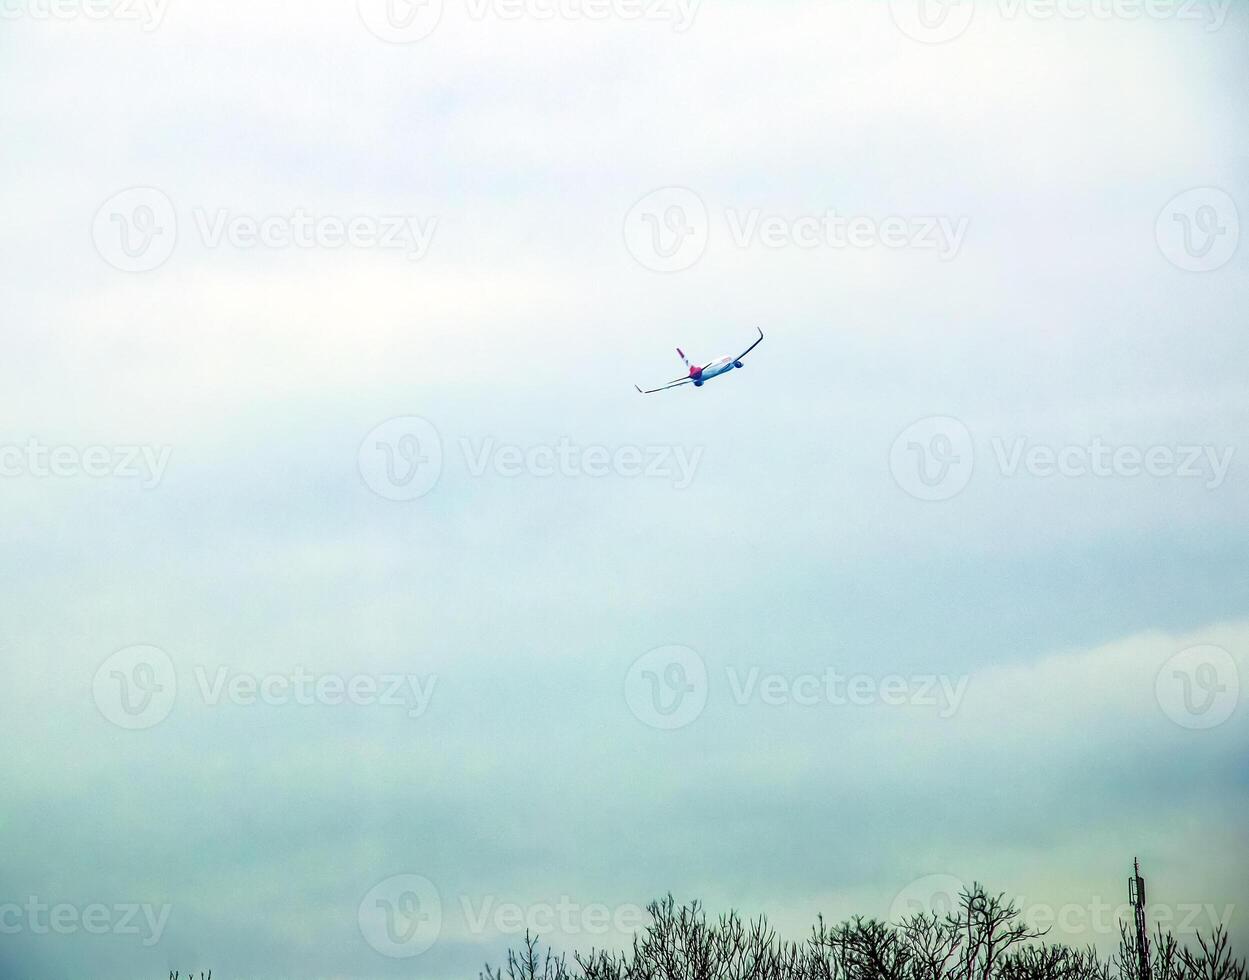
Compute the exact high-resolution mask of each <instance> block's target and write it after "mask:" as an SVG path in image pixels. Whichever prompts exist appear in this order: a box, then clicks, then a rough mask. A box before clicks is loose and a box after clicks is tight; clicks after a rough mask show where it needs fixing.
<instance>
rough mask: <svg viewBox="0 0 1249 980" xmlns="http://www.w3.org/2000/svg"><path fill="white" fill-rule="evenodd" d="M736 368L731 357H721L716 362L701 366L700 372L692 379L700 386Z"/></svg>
mask: <svg viewBox="0 0 1249 980" xmlns="http://www.w3.org/2000/svg"><path fill="white" fill-rule="evenodd" d="M736 366H737V365H736V364H735V363H734V362H733V358H731V357H722V358H720V359H719V360H718V361H712V362H711V363H710V364H705V365H703V369H702V372H701V373H700V374H698V376H697V377H696V378H695V379H694V380H695V383H696V384H701V383H702V382H704V381H710V380H711V379H712V378H718V377H720V375H722V374H728V373H729V372H730V371H732V370H733V368H735V367H736Z"/></svg>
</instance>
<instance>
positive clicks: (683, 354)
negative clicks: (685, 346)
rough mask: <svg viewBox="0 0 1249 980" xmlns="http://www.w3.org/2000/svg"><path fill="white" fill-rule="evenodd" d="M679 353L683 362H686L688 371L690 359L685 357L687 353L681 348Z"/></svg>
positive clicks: (678, 350)
mask: <svg viewBox="0 0 1249 980" xmlns="http://www.w3.org/2000/svg"><path fill="white" fill-rule="evenodd" d="M677 353H678V354H680V355H681V360H682V361H684V362H685V367H686V368H687V369H688V368H689V366H690V359H689V358H688V357H686V356H685V351H683V350H681V348H680V347H678V348H677Z"/></svg>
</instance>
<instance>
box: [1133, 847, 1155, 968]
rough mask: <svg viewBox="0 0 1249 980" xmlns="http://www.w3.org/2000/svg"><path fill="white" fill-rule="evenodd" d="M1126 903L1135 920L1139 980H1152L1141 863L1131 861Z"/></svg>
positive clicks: (1134, 859) (1134, 860) (1135, 860)
mask: <svg viewBox="0 0 1249 980" xmlns="http://www.w3.org/2000/svg"><path fill="white" fill-rule="evenodd" d="M1128 902H1130V903H1131V905H1132V913H1133V915H1134V916H1135V918H1136V958H1137V964H1138V970H1139V972H1138V974H1137V976H1138V977H1139V980H1152V975H1151V973H1150V969H1149V933H1148V932H1147V931H1146V927H1145V879H1144V878H1142V877H1141V862H1140V861H1139V860H1137V859H1136V858H1133V859H1132V877H1131V878H1129V879H1128Z"/></svg>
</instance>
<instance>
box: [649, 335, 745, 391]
mask: <svg viewBox="0 0 1249 980" xmlns="http://www.w3.org/2000/svg"><path fill="white" fill-rule="evenodd" d="M755 329H756V330H759V328H758V327H755ZM761 343H763V331H762V330H759V339H758V340H756V341H755V342H754V343H753V344H751V345H750V346H749V347H747V348H746V349H745V350H744V351H742V352H741V353H740V354H738V355H737V356H736V357H722V358H720V359H719V360H718V361H712V362H711V363H710V364H704V365H702V366H701V367H700V366H699V365H697V364H691V363H690V359H689V358H688V357H686V356H685V351H683V350H681V348H680V347H678V348H677V353H678V354H680V355H681V360H682V361H684V362H685V366H686V368H688V369H689V372H690V373H689V374H688V375H686V376H685V377H684V378H677V380H676V381H671V382H669V383H668V384H666V385H661V386H660V387H658V388H651V389H650V390H649V391H643V390H642V389H641V388H639V387H638V386H637V385H634V386H633V387H634V388H637V390H638V393H639V394H642V395H653V394H655V392H657V391H667V390H668V389H669V388H677V387H680V386H681V385H688V384H692V385H693V386H694V387H695V388H701V387H702V386H703V385H704V384H706V383H707V382H708V381H710V380H711V379H712V378H718V377H720V375H722V374H728V373H729V372H730V371H732V370H733V369H734V368H740V367H743V366H744V365H743V364H742V358H743V357H745V356H746V355H747V354H749V353H750V352H751V351H752V350H754V349H755V348H756V347H758V346H759V345H760V344H761Z"/></svg>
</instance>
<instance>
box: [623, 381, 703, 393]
mask: <svg viewBox="0 0 1249 980" xmlns="http://www.w3.org/2000/svg"><path fill="white" fill-rule="evenodd" d="M693 380H694V379H693V378H678V379H677V380H676V381H672V382H669V383H668V384H666V385H661V386H660V387H658V388H652V389H651V390H650V391H643V390H642V389H641V388H638V386H637V385H634V386H633V387H634V388H637V389H638V394H639V395H653V394H655V392H657V391H667V390H668V389H669V388H679V387H680V386H681V385H687V384H689V383H690V382H691V381H693Z"/></svg>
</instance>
